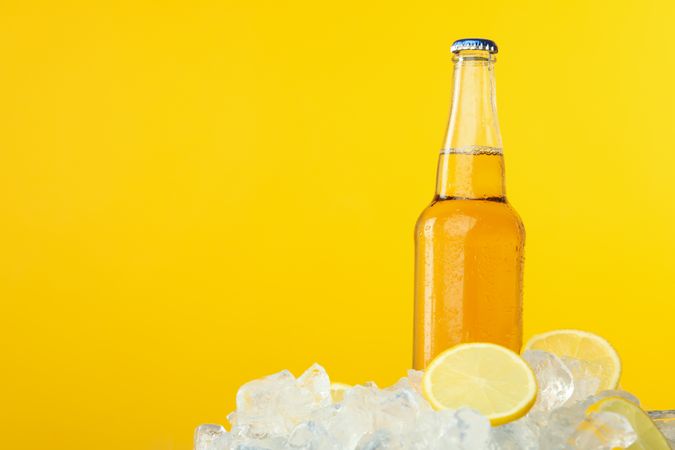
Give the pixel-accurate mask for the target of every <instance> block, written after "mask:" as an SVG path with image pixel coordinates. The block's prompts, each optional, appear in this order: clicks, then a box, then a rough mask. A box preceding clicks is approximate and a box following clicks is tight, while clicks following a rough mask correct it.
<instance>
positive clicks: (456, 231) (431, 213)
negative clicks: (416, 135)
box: [413, 152, 525, 370]
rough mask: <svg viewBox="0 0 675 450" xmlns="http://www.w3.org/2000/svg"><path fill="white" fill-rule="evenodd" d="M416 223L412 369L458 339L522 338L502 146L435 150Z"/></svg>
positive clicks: (515, 346) (517, 239)
mask: <svg viewBox="0 0 675 450" xmlns="http://www.w3.org/2000/svg"><path fill="white" fill-rule="evenodd" d="M438 175H439V186H438V188H437V194H436V197H435V198H434V200H433V202H432V203H431V205H430V206H428V207H427V208H426V209H425V210H424V211H423V212H422V214H421V215H420V217H419V219H418V221H417V224H416V228H415V322H414V328H415V331H414V357H413V364H414V367H415V368H416V369H420V370H421V369H423V368H425V367H426V366H427V364H428V363H429V362H430V361H431V360H432V359H433V358H434V357H435V356H436V355H438V354H439V353H440V352H442V351H444V350H446V349H448V348H450V347H452V346H454V345H456V344H459V343H462V342H493V343H496V344H500V345H503V346H505V347H508V348H510V349H512V350H514V351H516V352H519V351H520V347H521V344H522V288H523V287H522V274H523V246H524V240H525V230H524V227H523V223H522V221H521V220H520V217H519V216H518V214H517V213H516V211H515V210H514V209H513V208H512V207H511V205H509V203H508V202H507V201H506V198H505V196H504V191H503V158H502V155H501V153H490V152H487V153H480V152H478V153H467V154H463V153H461V152H460V153H452V154H442V155H441V158H440V161H439V174H438Z"/></svg>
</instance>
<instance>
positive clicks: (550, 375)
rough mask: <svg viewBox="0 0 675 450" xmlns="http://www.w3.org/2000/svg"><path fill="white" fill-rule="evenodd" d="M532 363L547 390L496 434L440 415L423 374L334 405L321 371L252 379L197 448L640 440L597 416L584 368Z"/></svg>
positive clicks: (353, 391) (476, 418)
mask: <svg viewBox="0 0 675 450" xmlns="http://www.w3.org/2000/svg"><path fill="white" fill-rule="evenodd" d="M523 357H524V358H525V360H526V361H527V362H528V363H529V364H530V365H531V367H532V368H533V370H534V372H535V375H536V376H537V381H538V383H539V394H538V397H537V401H536V403H535V405H534V407H533V408H532V409H531V410H530V412H529V413H528V414H527V415H526V416H525V417H523V418H521V419H519V420H517V421H514V422H511V423H508V424H506V425H502V426H498V427H491V426H490V423H489V421H488V420H487V419H486V418H485V417H483V416H481V415H480V414H479V413H477V412H475V411H473V410H470V409H467V408H462V409H458V410H454V411H453V410H446V411H434V410H433V409H432V408H431V406H430V405H429V403H428V402H427V401H426V400H425V399H424V397H423V396H422V395H421V391H420V388H421V387H420V385H421V380H422V372H417V371H412V370H411V371H409V372H408V376H407V377H406V378H402V379H401V380H400V381H398V382H397V383H396V384H395V385H393V386H391V387H387V388H384V389H380V388H378V387H377V386H376V385H375V384H374V383H366V384H364V385H358V386H354V387H352V388H350V389H348V390H347V391H345V392H344V398H343V399H342V400H341V401H339V402H334V401H333V400H332V398H331V393H330V380H329V378H328V375H327V374H326V372H325V371H324V369H323V368H322V367H321V366H319V365H316V364H315V365H313V366H312V367H310V368H309V369H308V370H307V371H306V372H305V373H304V374H302V376H300V377H299V378H297V379H296V378H295V377H294V376H293V375H292V374H291V373H290V372H288V371H283V372H279V373H277V374H274V375H270V376H268V377H265V378H261V379H258V380H254V381H251V382H249V383H247V384H245V385H244V386H242V387H241V388H240V389H239V392H238V393H237V410H236V411H235V412H233V413H231V414H230V415H229V416H228V420H229V422H230V424H231V425H232V427H231V430H230V431H226V430H225V428H224V427H222V426H220V425H201V426H199V427H198V428H197V430H196V433H195V450H281V449H284V450H285V449H298V450H300V449H302V450H352V449H354V450H379V449H392V450H409V449H414V450H454V449H457V450H482V449H485V450H501V449H504V450H511V449H513V450H563V449H584V450H611V449H614V448H625V447H628V446H630V445H631V444H632V443H633V442H635V440H636V439H637V435H636V433H635V431H634V430H633V429H632V427H631V425H630V423H629V422H628V421H627V420H626V419H625V418H624V417H622V416H620V415H618V414H614V413H610V412H601V413H595V414H591V415H590V416H588V415H587V414H586V408H587V407H588V405H590V404H591V403H593V402H595V401H597V399H598V398H601V397H606V396H623V397H625V398H628V399H630V400H631V401H634V402H636V403H637V399H636V398H635V397H633V396H632V395H631V394H628V393H626V392H623V391H605V392H601V393H597V389H598V384H599V381H598V379H596V378H595V377H593V376H592V375H590V372H589V371H588V370H587V369H588V368H587V367H585V366H584V365H583V364H582V363H581V362H580V361H576V360H567V359H566V360H562V359H560V358H558V357H556V356H554V355H552V354H549V353H546V352H541V351H528V352H526V353H525V354H524V355H523Z"/></svg>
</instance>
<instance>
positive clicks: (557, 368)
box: [523, 350, 574, 411]
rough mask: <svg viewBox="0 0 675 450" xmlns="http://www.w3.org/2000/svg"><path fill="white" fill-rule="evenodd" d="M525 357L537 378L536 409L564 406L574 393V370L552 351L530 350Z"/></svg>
mask: <svg viewBox="0 0 675 450" xmlns="http://www.w3.org/2000/svg"><path fill="white" fill-rule="evenodd" d="M523 358H524V359H525V361H527V363H528V364H529V365H530V367H531V368H532V371H533V372H534V375H535V376H536V378H537V384H538V385H539V392H538V394H537V401H536V403H535V406H534V410H535V411H537V410H539V411H551V410H553V409H555V408H559V407H561V406H563V405H564V404H565V403H567V401H568V400H569V399H570V398H571V397H572V394H574V379H573V377H572V372H570V370H569V369H568V368H567V366H566V365H565V364H564V363H563V361H562V360H561V359H560V358H558V357H557V356H555V355H554V354H552V353H547V352H542V351H540V350H528V351H526V352H525V353H523Z"/></svg>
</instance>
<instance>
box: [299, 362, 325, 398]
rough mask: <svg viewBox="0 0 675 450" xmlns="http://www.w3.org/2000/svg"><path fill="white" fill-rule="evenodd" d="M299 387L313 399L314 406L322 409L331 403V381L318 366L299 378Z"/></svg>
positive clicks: (313, 366) (315, 365)
mask: <svg viewBox="0 0 675 450" xmlns="http://www.w3.org/2000/svg"><path fill="white" fill-rule="evenodd" d="M298 387H300V389H303V390H305V391H307V392H308V393H309V394H310V395H311V396H312V397H313V399H312V403H313V406H317V407H320V406H326V405H328V404H330V403H331V396H330V379H329V378H328V374H327V373H326V370H325V369H324V368H323V367H321V366H320V365H318V364H314V365H312V367H310V368H309V369H307V370H306V371H305V373H303V374H302V375H301V376H300V378H298Z"/></svg>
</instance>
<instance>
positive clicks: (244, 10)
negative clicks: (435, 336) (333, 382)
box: [0, 0, 675, 450]
mask: <svg viewBox="0 0 675 450" xmlns="http://www.w3.org/2000/svg"><path fill="white" fill-rule="evenodd" d="M556 3H557V4H556ZM674 17H675V3H674V2H672V1H670V0H662V1H647V2H644V1H621V2H617V1H604V2H587V1H585V0H578V1H566V2H535V1H526V0H523V1H520V0H516V1H513V0H510V1H483V2H466V1H436V2H428V3H419V2H402V3H401V4H399V5H396V4H392V3H391V2H383V1H378V2H364V1H352V0H346V1H342V2H336V3H333V4H327V3H324V2H316V1H305V2H262V1H261V2H243V1H241V2H235V1H196V2H188V1H183V2H178V1H175V2H153V1H136V0H135V1H117V2H98V4H92V2H81V3H77V2H71V1H65V2H62V1H60V2H34V1H18V0H16V1H9V0H7V1H4V2H3V3H2V5H1V6H0V186H1V188H0V192H1V194H2V206H1V207H0V212H1V216H0V231H1V233H0V252H1V255H2V256H1V258H0V264H1V266H0V298H1V300H2V312H1V313H0V343H1V344H0V345H1V348H2V371H1V375H0V398H1V405H2V406H1V407H0V429H1V431H2V435H1V437H0V447H2V448H8V449H9V448H11V449H14V450H23V449H26V450H28V449H31V450H33V449H37V448H45V449H47V448H48V449H67V450H80V449H82V450H85V449H86V450H91V449H96V450H109V449H110V450H112V449H116V450H117V449H133V450H136V449H138V450H141V449H143V450H178V449H181V450H182V449H189V448H190V446H191V439H192V431H193V428H194V427H195V425H197V424H198V423H200V422H221V423H222V422H224V421H225V415H226V413H227V412H228V411H229V410H231V409H232V407H233V404H234V394H235V391H236V388H237V386H238V385H239V384H241V383H242V382H244V381H245V380H249V379H251V378H254V377H258V376H261V375H264V374H267V373H271V372H275V371H278V370H280V369H283V368H289V369H291V370H292V371H294V372H296V373H298V372H300V371H302V370H303V369H304V368H306V367H307V366H309V365H310V364H311V363H312V362H314V361H319V362H320V363H322V364H323V365H325V367H326V368H327V369H328V370H329V372H330V373H331V374H332V375H333V376H334V378H335V379H337V380H340V381H345V382H349V383H356V382H361V381H365V380H368V379H374V380H376V381H377V382H378V383H382V384H387V383H391V382H393V381H394V380H396V379H397V378H398V377H400V376H402V375H404V373H405V370H406V368H408V367H409V365H410V363H411V345H412V342H411V336H412V335H411V325H412V324H411V320H412V318H411V314H412V281H413V254H412V251H413V224H414V222H415V219H416V217H417V214H418V213H419V212H420V211H421V210H422V208H424V206H425V205H426V204H427V202H428V201H429V200H430V199H431V196H432V194H433V188H434V177H435V165H436V157H437V153H438V149H439V148H440V146H441V141H442V137H443V132H444V128H445V124H446V119H447V112H448V108H449V90H450V75H451V63H450V56H449V50H448V49H449V45H450V43H451V42H452V41H453V40H454V39H456V38H459V37H467V36H481V37H489V38H492V39H494V40H496V41H497V43H498V44H499V45H500V48H501V52H500V54H499V63H498V65H497V79H498V92H499V112H500V118H501V124H502V133H503V137H504V146H505V154H506V163H507V186H508V194H509V197H510V200H511V201H512V203H513V204H514V205H515V207H516V208H517V209H518V211H519V212H520V213H521V215H522V217H523V220H524V222H525V225H526V227H527V233H528V234H527V245H526V254H527V257H526V269H525V272H526V273H525V301H526V317H525V321H526V322H525V324H526V325H525V326H526V330H525V331H526V335H527V336H529V335H531V334H533V333H536V332H540V331H545V330H549V329H553V328H562V327H576V328H582V329H587V330H592V331H595V332H597V333H599V334H601V335H603V336H605V337H607V338H608V339H609V340H610V341H611V342H612V343H614V345H615V346H616V347H617V349H618V350H619V352H620V354H621V355H622V358H623V361H624V365H625V372H624V377H623V385H624V387H625V388H627V389H629V390H631V391H633V392H635V393H636V394H637V395H639V396H640V397H641V398H642V399H643V401H644V404H645V405H646V406H647V407H651V408H667V407H671V408H672V407H675V389H673V373H674V370H675V362H674V360H675V358H674V354H673V353H674V352H673V350H672V349H673V347H672V345H673V340H674V339H675V327H674V326H673V317H674V315H675V305H674V301H673V298H674V294H675V292H674V291H675V288H674V287H673V286H674V284H673V280H675V264H673V255H674V254H675V236H673V229H675V183H673V174H674V172H675V171H674V169H675V144H674V143H673V141H674V140H675V126H674V125H675V85H674V84H673V79H675V59H674V58H673V57H672V53H673V50H672V45H674V43H673V40H674V39H675V31H674V29H673V18H674Z"/></svg>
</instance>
